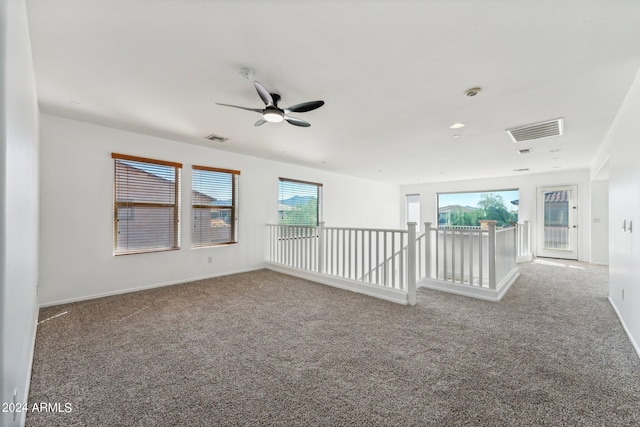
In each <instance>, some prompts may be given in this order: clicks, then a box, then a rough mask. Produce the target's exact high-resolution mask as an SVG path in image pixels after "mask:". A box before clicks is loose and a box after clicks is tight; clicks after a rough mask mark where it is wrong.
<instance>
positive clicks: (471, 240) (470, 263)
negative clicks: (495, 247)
mask: <svg viewBox="0 0 640 427" xmlns="http://www.w3.org/2000/svg"><path fill="white" fill-rule="evenodd" d="M474 234H475V233H474V232H473V231H471V232H470V233H469V285H471V286H473V236H474Z"/></svg>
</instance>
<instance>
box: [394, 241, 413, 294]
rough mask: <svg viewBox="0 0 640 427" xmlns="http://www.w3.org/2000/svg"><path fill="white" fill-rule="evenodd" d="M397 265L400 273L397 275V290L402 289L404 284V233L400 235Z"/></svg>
mask: <svg viewBox="0 0 640 427" xmlns="http://www.w3.org/2000/svg"><path fill="white" fill-rule="evenodd" d="M414 244H415V243H414ZM394 253H395V251H394ZM398 263H399V264H400V267H399V270H400V272H399V273H398V288H399V289H404V288H405V283H406V280H405V277H404V233H400V259H399V260H398Z"/></svg>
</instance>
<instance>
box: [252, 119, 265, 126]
mask: <svg viewBox="0 0 640 427" xmlns="http://www.w3.org/2000/svg"><path fill="white" fill-rule="evenodd" d="M265 123H267V121H266V120H265V119H260V120H258V121H257V122H255V124H254V126H262V125H263V124H265Z"/></svg>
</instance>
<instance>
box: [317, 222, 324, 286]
mask: <svg viewBox="0 0 640 427" xmlns="http://www.w3.org/2000/svg"><path fill="white" fill-rule="evenodd" d="M324 243H325V242H324V221H320V223H319V224H318V273H321V274H322V273H324Z"/></svg>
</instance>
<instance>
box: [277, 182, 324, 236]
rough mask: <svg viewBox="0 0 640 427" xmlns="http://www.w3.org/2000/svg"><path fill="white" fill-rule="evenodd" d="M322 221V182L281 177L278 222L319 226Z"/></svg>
mask: <svg viewBox="0 0 640 427" xmlns="http://www.w3.org/2000/svg"><path fill="white" fill-rule="evenodd" d="M320 221H322V184H317V183H314V182H306V181H298V180H295V179H288V178H280V181H279V182H278V223H279V224H282V225H311V226H317V225H319V224H320Z"/></svg>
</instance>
